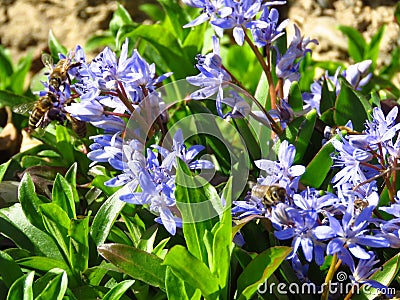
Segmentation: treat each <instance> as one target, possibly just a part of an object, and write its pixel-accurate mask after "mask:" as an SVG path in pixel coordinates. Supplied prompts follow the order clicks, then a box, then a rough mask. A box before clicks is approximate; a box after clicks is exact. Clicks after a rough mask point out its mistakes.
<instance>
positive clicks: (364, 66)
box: [342, 59, 372, 90]
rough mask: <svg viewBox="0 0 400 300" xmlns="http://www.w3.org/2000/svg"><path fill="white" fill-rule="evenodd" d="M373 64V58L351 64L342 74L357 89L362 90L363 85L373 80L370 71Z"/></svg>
mask: <svg viewBox="0 0 400 300" xmlns="http://www.w3.org/2000/svg"><path fill="white" fill-rule="evenodd" d="M371 65H372V60H370V59H368V60H364V61H362V62H359V63H356V64H354V65H351V66H349V67H348V68H347V70H345V71H343V72H342V75H343V77H344V78H346V80H347V82H348V83H350V84H351V86H352V87H354V88H355V89H356V90H360V89H361V87H363V86H364V85H366V84H367V83H368V82H369V81H370V80H371V77H372V73H368V70H369V68H370V67H371Z"/></svg>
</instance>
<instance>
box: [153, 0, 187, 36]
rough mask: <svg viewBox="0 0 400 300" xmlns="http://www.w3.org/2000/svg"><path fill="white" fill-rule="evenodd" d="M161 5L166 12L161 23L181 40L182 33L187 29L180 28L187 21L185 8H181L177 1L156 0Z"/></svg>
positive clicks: (185, 32)
mask: <svg viewBox="0 0 400 300" xmlns="http://www.w3.org/2000/svg"><path fill="white" fill-rule="evenodd" d="M158 2H159V3H160V4H161V6H162V7H163V8H164V11H165V12H166V18H165V19H164V22H163V25H164V27H165V28H166V29H167V30H171V31H172V33H173V34H174V35H175V36H176V38H177V39H178V40H179V41H180V42H183V39H184V34H187V33H188V31H186V30H184V29H183V28H182V26H183V25H185V24H186V23H187V18H186V14H185V10H184V9H182V8H181V7H180V6H179V5H177V2H175V1H171V0H158Z"/></svg>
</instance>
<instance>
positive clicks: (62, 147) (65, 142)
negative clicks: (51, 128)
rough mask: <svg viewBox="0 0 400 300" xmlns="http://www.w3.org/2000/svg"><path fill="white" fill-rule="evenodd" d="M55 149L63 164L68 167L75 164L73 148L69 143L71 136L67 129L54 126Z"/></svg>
mask: <svg viewBox="0 0 400 300" xmlns="http://www.w3.org/2000/svg"><path fill="white" fill-rule="evenodd" d="M56 143H57V145H56V147H57V149H59V151H60V152H61V154H62V155H63V158H64V162H65V163H66V164H67V165H68V166H70V165H72V164H73V163H74V162H75V157H74V148H73V145H72V141H71V135H70V134H69V132H68V129H67V127H65V126H62V125H56Z"/></svg>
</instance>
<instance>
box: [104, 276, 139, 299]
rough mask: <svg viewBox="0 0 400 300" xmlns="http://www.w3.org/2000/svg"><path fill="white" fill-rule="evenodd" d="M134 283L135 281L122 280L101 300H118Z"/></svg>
mask: <svg viewBox="0 0 400 300" xmlns="http://www.w3.org/2000/svg"><path fill="white" fill-rule="evenodd" d="M134 283H135V280H124V281H122V282H120V283H118V284H117V285H115V286H114V287H113V288H112V289H111V290H110V291H109V292H108V293H107V294H106V295H105V296H104V297H103V300H118V299H120V298H121V297H122V295H123V294H124V293H125V292H126V291H127V290H128V289H129V288H130V287H131V286H132V285H133V284H134Z"/></svg>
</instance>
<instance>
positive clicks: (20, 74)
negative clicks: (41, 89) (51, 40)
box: [10, 53, 32, 94]
mask: <svg viewBox="0 0 400 300" xmlns="http://www.w3.org/2000/svg"><path fill="white" fill-rule="evenodd" d="M31 64H32V53H29V54H28V55H26V56H25V57H23V58H22V59H21V60H20V61H19V62H18V65H17V67H16V68H15V70H14V73H13V74H12V75H11V78H10V80H11V89H12V90H13V92H14V93H16V94H23V93H24V90H25V81H26V76H27V74H28V72H29V70H30V68H31Z"/></svg>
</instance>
